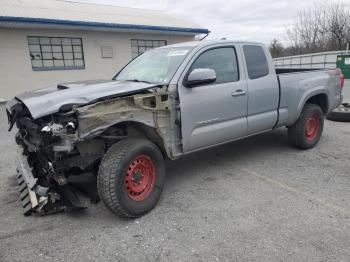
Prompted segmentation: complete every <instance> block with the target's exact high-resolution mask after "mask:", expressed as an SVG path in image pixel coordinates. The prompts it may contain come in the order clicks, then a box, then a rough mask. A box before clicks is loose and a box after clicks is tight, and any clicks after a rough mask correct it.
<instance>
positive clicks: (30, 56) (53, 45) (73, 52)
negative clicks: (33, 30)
mask: <svg viewBox="0 0 350 262" xmlns="http://www.w3.org/2000/svg"><path fill="white" fill-rule="evenodd" d="M31 38H37V39H38V43H35V44H33V43H31V42H30V39H31ZM41 39H49V43H46V44H45V43H42V41H41ZM53 39H56V40H57V39H60V43H59V44H57V43H53ZM63 39H69V40H70V44H69V45H67V44H64V43H63ZM73 40H79V41H80V44H74V43H73ZM27 45H28V51H29V59H30V63H31V66H32V70H33V71H53V70H80V69H85V66H86V62H85V53H84V44H83V38H82V37H72V36H42V35H41V36H38V35H27ZM31 46H39V49H40V52H32V51H31ZM43 46H45V47H50V50H51V51H50V52H45V51H43ZM66 46H68V47H70V48H71V51H69V52H68V51H64V47H66ZM54 47H60V49H61V50H60V52H54ZM74 47H79V48H80V49H81V50H80V51H79V52H75V50H74ZM32 53H38V54H40V57H41V59H32ZM68 53H69V54H71V55H72V58H71V59H65V54H66V55H67V54H68ZM75 53H77V54H81V57H75ZM44 54H51V57H52V58H51V59H44ZM55 54H60V56H61V57H62V59H54V55H55ZM33 60H37V61H41V65H42V66H41V67H39V66H34V65H33V62H32V61H33ZM57 60H58V61H62V63H63V66H55V61H57ZM68 60H69V61H71V62H72V63H73V66H68V65H66V62H67V61H68ZM44 61H51V62H52V64H53V66H44ZM76 61H81V62H82V65H76Z"/></svg>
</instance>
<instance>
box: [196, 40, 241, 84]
mask: <svg viewBox="0 0 350 262" xmlns="http://www.w3.org/2000/svg"><path fill="white" fill-rule="evenodd" d="M197 68H210V69H213V70H215V73H216V81H215V84H221V83H228V82H235V81H238V80H239V73H238V63H237V57H236V53H235V50H234V48H233V47H222V48H215V49H210V50H208V51H205V52H204V53H202V54H201V55H200V56H199V57H198V58H197V59H196V61H194V63H193V64H192V66H191V71H192V70H194V69H197Z"/></svg>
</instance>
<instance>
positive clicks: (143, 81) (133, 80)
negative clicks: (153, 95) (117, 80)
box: [125, 79, 152, 84]
mask: <svg viewBox="0 0 350 262" xmlns="http://www.w3.org/2000/svg"><path fill="white" fill-rule="evenodd" d="M125 81H128V82H137V83H146V84H152V83H151V82H149V81H145V80H139V79H127V80H125Z"/></svg>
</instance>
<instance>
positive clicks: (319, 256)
mask: <svg viewBox="0 0 350 262" xmlns="http://www.w3.org/2000/svg"><path fill="white" fill-rule="evenodd" d="M347 86H348V87H349V88H350V82H348V83H347ZM349 90H350V89H349ZM349 97H350V96H349ZM0 110H1V111H0V112H1V115H0V130H1V132H0V148H1V152H0V154H1V158H0V208H1V212H0V221H1V223H0V261H2V262H5V261H11V262H12V261H152V262H153V261H269V262H271V261H344V262H345V261H346V262H349V261H350V248H349V247H350V165H349V163H350V123H337V122H330V121H326V122H325V130H324V135H323V137H322V140H321V141H320V143H319V145H318V146H317V147H316V148H314V149H312V150H308V151H299V150H296V149H293V148H291V147H290V146H289V145H288V140H287V136H286V129H284V128H282V129H278V130H275V131H273V132H271V133H265V134H262V135H259V136H256V137H252V138H249V139H245V140H242V141H239V142H235V143H230V144H227V145H224V146H220V147H217V148H214V149H211V150H207V151H203V152H200V153H196V154H193V155H190V156H187V157H184V158H182V159H179V160H177V161H173V162H169V163H167V181H166V186H165V189H164V192H163V195H162V198H161V201H160V202H159V204H158V206H157V207H156V208H155V209H154V210H153V211H152V212H150V213H149V214H147V215H145V216H144V217H142V218H140V219H137V220H123V219H120V218H118V217H115V216H114V215H113V214H111V213H110V212H109V211H108V210H107V209H106V208H105V207H104V205H103V204H102V203H99V204H97V205H91V206H90V207H89V208H88V209H87V210H86V211H84V212H80V213H73V214H68V213H61V214H56V215H51V216H46V217H39V216H31V217H24V216H23V215H22V210H21V206H20V202H19V200H18V196H19V194H18V188H17V186H16V181H15V178H14V176H15V172H14V171H15V167H14V156H15V146H14V141H13V135H14V133H13V132H11V133H7V131H6V128H7V125H6V121H5V116H4V114H3V113H4V107H3V106H1V107H0Z"/></svg>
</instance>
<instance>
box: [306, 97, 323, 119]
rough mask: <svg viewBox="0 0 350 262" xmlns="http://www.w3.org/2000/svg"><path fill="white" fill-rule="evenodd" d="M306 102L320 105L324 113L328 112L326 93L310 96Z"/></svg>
mask: <svg viewBox="0 0 350 262" xmlns="http://www.w3.org/2000/svg"><path fill="white" fill-rule="evenodd" d="M306 103H309V104H315V105H318V106H319V107H321V109H322V111H323V113H324V114H326V113H327V112H328V98H327V95H326V94H319V95H315V96H312V97H310V98H309V99H308V100H307V101H306Z"/></svg>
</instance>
